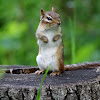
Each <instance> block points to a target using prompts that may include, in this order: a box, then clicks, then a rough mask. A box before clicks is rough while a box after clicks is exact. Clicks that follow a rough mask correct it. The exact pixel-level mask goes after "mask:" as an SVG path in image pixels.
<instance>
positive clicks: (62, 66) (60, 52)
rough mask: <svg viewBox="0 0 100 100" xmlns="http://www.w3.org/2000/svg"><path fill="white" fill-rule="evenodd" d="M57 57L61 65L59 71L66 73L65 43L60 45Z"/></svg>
mask: <svg viewBox="0 0 100 100" xmlns="http://www.w3.org/2000/svg"><path fill="white" fill-rule="evenodd" d="M56 55H57V59H58V63H59V71H60V72H63V71H64V57H63V43H61V44H60V45H59V48H58V50H57V52H56Z"/></svg>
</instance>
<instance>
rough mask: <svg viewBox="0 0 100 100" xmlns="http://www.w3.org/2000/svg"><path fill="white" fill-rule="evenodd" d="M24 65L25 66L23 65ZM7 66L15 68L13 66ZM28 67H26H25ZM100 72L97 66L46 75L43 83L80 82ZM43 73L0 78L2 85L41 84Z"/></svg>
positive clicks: (93, 77)
mask: <svg viewBox="0 0 100 100" xmlns="http://www.w3.org/2000/svg"><path fill="white" fill-rule="evenodd" d="M23 67H24V66H23ZM7 68H13V66H12V67H11V66H10V67H8V66H7ZM25 68H26V67H25ZM99 75H100V73H97V72H96V69H95V68H89V69H84V70H83V69H82V70H73V71H65V72H63V73H62V74H60V75H59V76H54V77H52V76H50V75H49V74H48V75H47V76H46V78H45V80H44V83H43V85H47V86H48V85H53V86H59V85H65V84H67V85H68V84H73V83H75V84H78V83H82V82H85V81H91V80H94V79H95V78H97V77H98V76H99ZM42 78H43V75H36V74H34V73H31V74H8V73H6V74H5V75H4V76H3V78H2V79H0V86H39V85H40V83H41V80H42Z"/></svg>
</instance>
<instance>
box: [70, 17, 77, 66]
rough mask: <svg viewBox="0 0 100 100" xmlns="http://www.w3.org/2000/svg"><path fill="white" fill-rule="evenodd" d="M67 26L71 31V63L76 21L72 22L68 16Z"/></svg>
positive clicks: (73, 54) (73, 61)
mask: <svg viewBox="0 0 100 100" xmlns="http://www.w3.org/2000/svg"><path fill="white" fill-rule="evenodd" d="M69 27H70V33H71V63H72V64H73V63H75V46H76V45H75V30H76V22H75V20H74V22H72V20H71V19H70V18H69Z"/></svg>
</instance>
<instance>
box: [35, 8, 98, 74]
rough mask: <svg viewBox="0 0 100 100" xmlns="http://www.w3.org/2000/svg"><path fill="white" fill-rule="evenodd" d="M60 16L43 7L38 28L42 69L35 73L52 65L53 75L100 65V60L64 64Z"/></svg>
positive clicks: (39, 56)
mask: <svg viewBox="0 0 100 100" xmlns="http://www.w3.org/2000/svg"><path fill="white" fill-rule="evenodd" d="M60 24H61V21H60V16H59V14H57V13H56V12H55V9H54V8H53V7H52V11H48V12H45V11H44V10H43V9H41V18H40V23H39V26H38V28H37V30H36V38H37V43H38V45H39V53H38V56H37V58H36V61H37V64H38V66H39V69H40V70H37V71H36V72H35V74H43V73H44V72H45V70H46V69H47V68H48V66H50V69H49V70H50V71H52V73H51V74H50V75H51V76H55V75H59V74H60V73H61V72H63V71H65V70H76V69H86V68H92V67H97V66H100V62H93V63H83V64H72V65H66V66H64V59H63V41H62V33H61V27H60Z"/></svg>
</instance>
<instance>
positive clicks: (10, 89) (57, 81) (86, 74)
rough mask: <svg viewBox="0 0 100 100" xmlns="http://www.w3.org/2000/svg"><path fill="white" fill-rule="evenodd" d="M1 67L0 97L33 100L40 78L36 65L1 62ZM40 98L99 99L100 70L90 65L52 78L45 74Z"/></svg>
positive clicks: (6, 99) (2, 99)
mask: <svg viewBox="0 0 100 100" xmlns="http://www.w3.org/2000/svg"><path fill="white" fill-rule="evenodd" d="M95 67H96V66H95ZM0 68H4V69H6V73H5V74H4V76H3V77H2V78H1V79H0V100H36V97H37V92H38V89H39V86H40V83H41V80H42V78H43V75H35V74H34V72H35V71H36V70H37V69H38V67H32V66H2V65H1V66H0ZM24 69H25V70H24ZM27 69H30V70H31V69H32V70H31V71H30V72H28V71H27ZM33 69H34V70H33ZM11 71H12V74H11ZM41 100H100V72H99V71H98V70H97V68H89V69H80V70H73V71H64V72H63V73H62V74H60V75H59V76H54V77H51V76H50V75H49V74H48V75H47V76H46V78H45V80H44V83H43V85H42V89H41Z"/></svg>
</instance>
